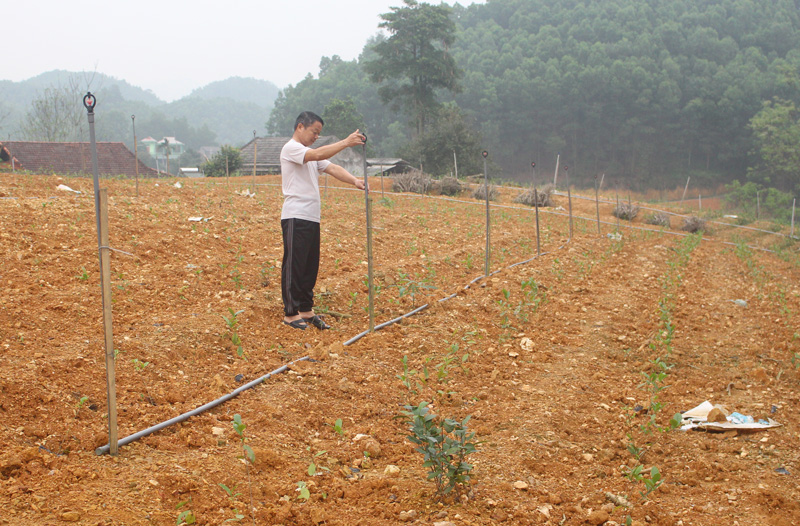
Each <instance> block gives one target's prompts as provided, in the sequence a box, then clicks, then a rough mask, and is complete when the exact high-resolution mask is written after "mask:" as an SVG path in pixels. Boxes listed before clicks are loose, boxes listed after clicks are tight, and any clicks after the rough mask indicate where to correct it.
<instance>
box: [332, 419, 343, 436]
mask: <svg viewBox="0 0 800 526" xmlns="http://www.w3.org/2000/svg"><path fill="white" fill-rule="evenodd" d="M333 431H334V432H335V433H336V434H337V435H339V436H344V429H343V428H342V419H341V418H337V419H336V422H334V423H333Z"/></svg>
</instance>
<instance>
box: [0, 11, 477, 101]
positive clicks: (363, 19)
mask: <svg viewBox="0 0 800 526" xmlns="http://www.w3.org/2000/svg"><path fill="white" fill-rule="evenodd" d="M482 1H483V0H477V2H475V1H474V0H466V1H465V0H461V4H462V5H469V4H472V3H482ZM429 3H433V4H438V3H439V2H438V0H429ZM447 3H449V4H450V5H453V1H452V0H449V1H448V2H447ZM400 5H403V2H402V0H260V1H257V0H250V1H243V0H227V1H225V0H217V1H210V0H191V1H190V0H152V1H150V2H145V1H141V0H140V1H136V2H133V1H130V0H105V1H99V0H0V13H2V18H3V24H2V30H1V31H0V34H2V41H3V43H4V48H5V53H4V55H5V57H6V59H5V60H3V64H2V67H0V79H2V80H13V81H21V80H25V79H28V78H31V77H34V76H36V75H38V74H40V73H44V72H45V71H50V70H54V69H63V70H68V71H89V72H91V71H95V70H96V71H97V72H99V73H104V74H106V75H110V76H112V77H116V78H118V79H124V80H126V81H128V82H129V83H130V84H133V85H134V86H139V87H141V88H144V89H150V90H152V91H153V92H154V93H155V94H156V95H157V96H158V97H160V98H161V99H164V100H166V101H168V102H169V101H172V100H175V99H178V98H180V97H182V96H184V95H188V94H189V93H190V92H191V91H192V90H193V89H195V88H199V87H201V86H204V85H206V84H208V83H210V82H213V81H215V80H223V79H226V78H228V77H232V76H239V77H254V78H258V79H263V80H269V81H271V82H274V83H275V84H277V85H278V87H279V88H284V87H286V86H287V85H289V84H293V85H294V84H297V83H298V82H300V81H301V80H303V78H304V77H305V76H306V74H307V73H311V74H312V75H316V74H317V73H318V72H319V68H318V66H319V61H320V58H321V57H323V56H328V57H330V56H332V55H339V56H340V57H342V59H344V60H352V59H354V58H356V57H358V55H359V53H360V52H361V50H362V48H363V47H364V44H365V43H366V42H367V39H369V37H371V36H373V35H375V34H376V33H378V31H379V29H378V24H379V23H380V21H381V20H380V17H379V15H380V14H381V13H387V12H389V11H390V7H392V6H400Z"/></svg>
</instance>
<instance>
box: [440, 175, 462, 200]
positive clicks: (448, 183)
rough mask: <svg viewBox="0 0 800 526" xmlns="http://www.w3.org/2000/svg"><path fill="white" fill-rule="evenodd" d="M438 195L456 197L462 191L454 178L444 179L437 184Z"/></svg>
mask: <svg viewBox="0 0 800 526" xmlns="http://www.w3.org/2000/svg"><path fill="white" fill-rule="evenodd" d="M438 186H439V193H441V194H442V195H449V196H456V195H458V194H460V193H461V191H462V190H463V189H464V187H463V186H461V183H460V182H459V181H458V179H456V178H455V177H445V178H444V179H442V180H441V181H440V182H439V185H438Z"/></svg>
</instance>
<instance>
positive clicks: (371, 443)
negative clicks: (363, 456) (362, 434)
mask: <svg viewBox="0 0 800 526" xmlns="http://www.w3.org/2000/svg"><path fill="white" fill-rule="evenodd" d="M363 447H364V451H366V452H367V453H369V456H370V458H380V456H381V445H380V443H379V442H378V441H377V440H375V439H374V438H368V439H367V440H366V441H365V442H364V446H363Z"/></svg>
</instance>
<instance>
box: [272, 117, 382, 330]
mask: <svg viewBox="0 0 800 526" xmlns="http://www.w3.org/2000/svg"><path fill="white" fill-rule="evenodd" d="M323 124H324V122H323V121H322V117H320V116H319V115H317V114H315V113H312V112H310V111H304V112H303V113H301V114H300V115H299V116H298V117H297V120H296V121H295V124H294V133H293V135H292V138H291V140H290V141H289V142H287V143H286V145H284V147H283V149H282V150H281V182H282V185H283V195H284V201H283V210H282V211H281V229H282V230H283V267H282V268H281V295H282V296H283V313H284V317H283V323H285V324H286V325H288V326H290V327H292V328H294V329H301V330H305V329H306V328H307V327H308V324H311V325H313V326H314V327H316V328H318V329H320V330H324V329H330V326H329V325H328V324H327V323H325V322H324V321H323V320H322V318H321V317H320V316H317V315H316V314H314V285H315V284H316V282H317V273H318V271H319V255H320V233H319V232H320V228H319V224H320V216H321V214H320V210H321V206H320V196H319V174H320V172H325V173H327V174H329V175H331V176H333V177H335V178H336V179H338V180H340V181H342V182H345V183H349V184H352V185H353V186H355V187H356V188H358V189H360V190H363V189H364V181H362V180H361V179H358V178H356V177H355V176H353V175H352V174H351V173H350V172H348V171H347V170H345V169H344V168H342V167H341V166H339V165H337V164H333V163H332V162H330V161H328V159H330V158H331V157H333V156H334V155H336V154H337V153H339V152H341V151H342V150H344V149H345V148H349V147H352V146H357V145H360V144H364V142H366V140H367V138H366V137H365V136H364V135H362V134H361V133H359V130H356V131H354V132H353V133H351V134H350V136H348V137H347V138H346V139H343V140H341V141H339V142H337V143H334V144H328V145H325V146H321V147H319V148H311V145H312V144H314V142H315V141H316V140H317V139H318V138H319V135H320V133H322V126H323Z"/></svg>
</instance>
